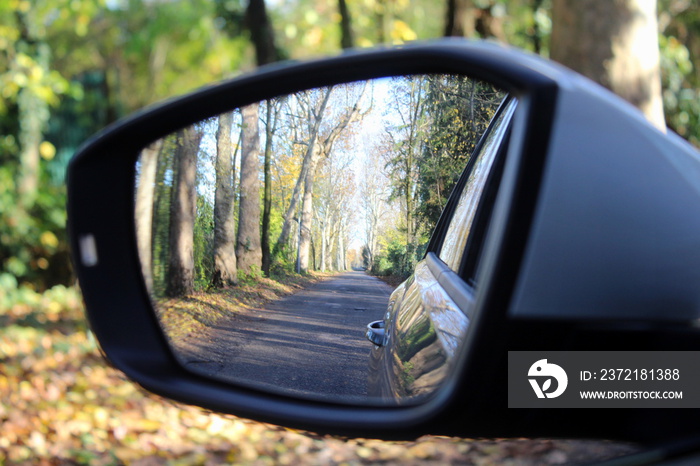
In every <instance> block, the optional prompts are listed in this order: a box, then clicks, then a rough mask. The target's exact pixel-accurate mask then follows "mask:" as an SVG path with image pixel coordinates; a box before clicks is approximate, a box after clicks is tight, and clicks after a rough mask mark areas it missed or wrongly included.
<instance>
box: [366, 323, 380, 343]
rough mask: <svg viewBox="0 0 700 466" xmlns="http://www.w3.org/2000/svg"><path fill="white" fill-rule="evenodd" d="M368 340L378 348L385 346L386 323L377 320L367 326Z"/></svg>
mask: <svg viewBox="0 0 700 466" xmlns="http://www.w3.org/2000/svg"><path fill="white" fill-rule="evenodd" d="M365 335H366V336H367V339H368V340H369V341H371V342H372V343H374V344H375V345H377V346H384V321H383V320H375V321H374V322H370V323H369V324H367V333H366V334H365Z"/></svg>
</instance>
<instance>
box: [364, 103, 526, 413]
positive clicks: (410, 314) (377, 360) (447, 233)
mask: <svg viewBox="0 0 700 466" xmlns="http://www.w3.org/2000/svg"><path fill="white" fill-rule="evenodd" d="M515 105H516V101H515V100H509V101H506V103H505V104H504V105H502V106H501V108H500V110H499V112H498V113H497V114H496V116H495V117H494V119H493V121H492V123H491V125H490V127H489V129H488V130H487V132H486V133H485V135H484V137H483V138H482V141H481V142H480V144H479V146H478V147H477V150H476V151H475V153H474V154H473V156H472V157H471V159H470V161H469V163H468V165H467V167H466V169H465V170H464V173H463V174H462V177H461V178H460V180H459V182H458V183H457V186H456V188H455V190H454V192H453V193H452V195H451V197H450V199H449V201H448V203H447V206H446V207H445V210H444V212H443V214H442V217H441V218H440V221H439V222H438V225H437V227H436V229H435V231H434V232H433V237H432V238H431V240H430V243H429V245H428V251H427V253H426V256H425V259H424V260H422V261H421V262H419V263H418V264H417V266H416V269H415V271H414V273H413V274H412V275H411V276H410V277H409V278H408V279H407V280H406V281H405V282H404V283H402V284H401V285H400V286H399V287H398V288H397V289H396V290H395V291H394V293H393V294H392V295H391V298H390V300H389V306H388V310H387V313H386V315H385V319H384V332H383V334H384V335H383V339H381V341H380V343H382V344H380V345H377V344H375V346H374V347H373V350H372V353H371V357H370V374H369V387H368V392H369V394H370V395H371V396H379V397H382V398H385V399H394V400H397V401H400V400H402V399H406V398H412V397H419V396H426V395H429V394H431V393H432V392H433V391H434V390H435V389H436V388H438V387H439V386H440V384H441V383H442V382H443V381H444V380H445V378H446V377H447V375H448V374H449V371H450V370H451V368H452V364H451V362H452V360H453V358H454V356H455V355H456V352H457V349H458V348H459V345H460V343H461V342H462V341H463V339H464V336H465V335H466V331H467V329H468V326H469V319H470V313H471V310H472V307H473V302H474V292H475V289H476V287H477V283H476V281H475V276H476V270H477V266H478V258H479V254H480V252H481V249H482V244H483V239H484V237H485V233H486V228H487V226H488V220H489V217H490V213H491V207H492V204H493V201H494V198H495V195H496V191H497V185H498V180H499V179H500V174H501V171H502V170H501V169H502V166H503V160H504V156H505V152H506V151H505V149H506V144H505V143H504V142H505V141H506V140H507V134H508V128H509V126H510V121H511V118H512V115H513V112H514V110H515ZM373 341H374V342H375V343H376V342H377V339H375V340H373Z"/></svg>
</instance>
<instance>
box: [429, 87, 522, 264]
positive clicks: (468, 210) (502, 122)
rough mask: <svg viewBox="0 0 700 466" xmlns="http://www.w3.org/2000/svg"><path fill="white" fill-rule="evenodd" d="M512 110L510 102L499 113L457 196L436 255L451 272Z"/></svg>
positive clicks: (459, 256)
mask: <svg viewBox="0 0 700 466" xmlns="http://www.w3.org/2000/svg"><path fill="white" fill-rule="evenodd" d="M514 110H515V101H511V102H510V103H509V104H508V107H507V108H505V109H504V111H503V112H501V113H500V114H499V116H498V120H496V121H495V122H494V123H493V125H492V127H491V131H490V132H489V134H488V135H487V136H486V140H485V141H484V143H483V144H482V145H481V147H480V150H479V152H478V153H476V154H474V155H475V156H476V159H475V161H474V164H473V166H472V168H471V171H470V172H469V178H468V179H467V182H466V183H465V185H464V188H463V190H462V193H461V194H460V197H459V201H458V202H457V206H456V208H455V210H454V215H453V216H452V219H451V220H450V225H449V227H448V229H447V233H446V234H445V239H444V242H443V244H442V248H441V250H440V254H439V255H438V257H440V259H442V260H443V261H444V262H445V264H447V266H448V267H450V268H451V269H452V270H454V271H459V266H460V263H461V261H462V255H463V254H464V251H465V247H466V245H467V239H468V238H469V233H470V231H471V229H472V223H473V222H474V217H475V215H476V211H477V208H478V206H479V201H480V200H481V197H482V194H483V192H484V188H485V186H486V181H487V179H488V177H489V173H490V172H491V169H492V167H493V165H494V160H495V159H496V154H497V153H498V149H499V146H500V145H501V142H502V141H503V138H504V136H505V133H506V130H507V128H508V124H507V122H508V121H510V118H511V116H512V114H513V111H514Z"/></svg>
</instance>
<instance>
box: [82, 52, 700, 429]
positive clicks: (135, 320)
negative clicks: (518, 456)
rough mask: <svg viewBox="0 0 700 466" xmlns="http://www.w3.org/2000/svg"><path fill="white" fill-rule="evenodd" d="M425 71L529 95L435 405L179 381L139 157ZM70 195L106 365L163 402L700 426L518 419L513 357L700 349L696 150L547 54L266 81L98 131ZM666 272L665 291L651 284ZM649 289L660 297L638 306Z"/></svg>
mask: <svg viewBox="0 0 700 466" xmlns="http://www.w3.org/2000/svg"><path fill="white" fill-rule="evenodd" d="M416 73H428V74H429V73H449V74H464V75H469V76H471V77H474V78H478V79H483V80H486V81H489V82H492V83H494V84H496V85H498V86H499V87H501V88H503V89H505V90H506V91H507V92H508V93H510V94H511V95H512V96H514V97H515V98H517V99H518V108H517V110H516V113H515V116H514V123H513V128H512V134H511V137H510V142H509V146H508V153H507V157H506V161H505V167H504V171H503V177H502V180H501V186H500V189H499V192H498V197H497V199H496V202H495V208H494V214H493V218H492V220H491V223H490V225H489V229H488V235H487V240H486V245H485V249H484V251H485V252H484V259H483V262H482V265H481V266H480V268H479V272H478V273H479V277H480V280H479V283H480V284H481V285H480V289H479V292H478V294H477V299H476V304H475V306H476V307H475V311H474V316H475V317H474V319H473V320H472V321H471V323H470V328H469V332H468V335H467V337H466V340H465V342H464V344H463V345H462V348H461V350H460V355H459V358H458V371H457V372H456V373H455V374H454V375H453V376H451V377H450V378H449V380H448V382H447V383H446V384H445V386H444V387H442V388H441V389H440V390H439V392H438V393H437V394H436V395H435V396H433V397H432V398H430V399H428V400H426V401H424V402H422V403H420V404H416V405H406V406H393V407H387V406H373V405H369V404H368V405H367V406H352V405H347V404H342V403H328V402H322V401H314V400H305V399H300V398H295V397H292V396H287V395H280V394H272V393H266V392H263V391H259V390H255V389H252V388H248V387H243V386H232V385H231V384H228V383H225V382H222V381H220V380H214V379H210V378H207V377H205V376H202V375H198V374H195V373H193V372H190V371H188V370H186V369H184V368H183V367H182V366H181V365H180V364H179V363H178V361H177V359H176V358H175V357H174V356H173V354H172V351H171V349H170V347H169V346H168V342H167V341H166V338H165V336H164V335H163V332H162V330H161V328H160V326H159V324H158V322H157V320H156V317H155V315H154V312H153V310H152V307H151V302H150V299H149V295H148V292H147V289H146V285H145V283H144V281H143V278H142V274H141V269H140V264H139V258H138V253H137V244H136V234H135V225H134V217H133V207H134V175H135V170H136V168H135V161H136V158H137V157H138V154H139V151H140V150H141V149H142V148H143V147H145V146H146V145H148V144H149V143H151V142H152V141H154V140H155V139H158V138H160V137H162V136H164V135H166V134H169V133H172V132H173V131H175V130H178V129H179V128H182V127H184V126H186V125H189V124H191V123H193V122H195V121H199V120H202V119H204V118H208V117H211V116H213V115H217V114H219V113H222V112H225V111H227V110H229V109H231V108H234V107H241V106H244V105H247V104H250V103H253V102H257V101H260V100H264V99H267V98H270V97H274V96H278V95H282V94H286V93H291V92H295V91H299V90H303V89H307V88H310V87H319V86H328V85H333V84H339V83H344V82H350V81H357V80H364V79H370V78H376V77H385V76H397V75H406V74H416ZM631 143H633V144H632V145H631V146H630V144H631ZM669 154H670V155H669ZM650 185H651V186H650ZM652 193H658V195H654V194H652ZM68 196H69V204H68V214H69V230H70V237H71V246H72V249H73V260H74V264H75V269H76V271H77V273H78V277H79V280H80V284H81V287H82V290H83V294H84V298H85V302H86V306H87V310H88V318H89V321H90V324H91V327H92V329H93V331H94V333H95V335H96V337H97V339H98V340H99V342H100V345H101V347H102V349H103V351H104V353H105V355H106V357H107V358H108V359H109V360H110V362H111V363H112V364H113V365H114V366H115V367H117V368H119V369H120V370H122V371H124V372H125V373H126V375H127V376H128V377H130V378H131V379H133V380H134V381H136V382H137V383H139V384H140V385H142V386H143V387H144V388H146V389H148V390H150V391H153V392H155V393H157V394H159V395H162V396H166V397H169V398H172V399H175V400H178V401H182V402H185V403H190V404H195V405H199V406H202V407H204V408H206V409H210V410H214V411H220V412H225V413H232V414H235V415H238V416H242V417H248V418H252V419H256V420H260V421H263V422H270V423H274V424H280V425H285V426H290V427H294V428H300V429H306V430H312V431H317V432H326V433H333V434H340V435H347V436H363V437H378V438H412V437H417V436H420V435H424V434H439V435H457V436H474V437H515V436H555V437H567V436H576V437H597V438H600V437H604V438H616V439H623V440H635V441H651V440H661V439H663V438H664V437H668V438H673V437H677V436H678V435H688V434H691V433H697V432H698V430H700V427H697V422H696V420H695V414H696V413H695V411H694V410H678V409H653V410H652V409H628V410H616V411H624V412H623V413H617V412H616V413H615V415H614V416H609V417H608V416H606V420H605V422H601V417H603V416H605V415H606V414H607V413H605V412H602V411H601V410H575V409H545V410H528V409H509V408H508V407H507V356H508V351H525V350H564V351H583V350H605V351H613V350H622V349H625V350H665V351H672V350H698V349H700V334H698V331H697V329H696V328H695V326H694V325H693V324H692V322H693V321H694V320H695V319H697V317H698V315H697V313H698V309H700V291H699V290H700V287H696V286H694V285H693V284H696V283H698V282H699V281H698V278H700V277H698V276H697V275H698V274H700V248H698V247H694V249H693V246H694V245H695V246H697V245H696V244H695V243H696V241H695V239H694V238H696V237H697V236H698V235H697V232H698V231H700V224H698V222H700V212H698V210H700V202H699V201H700V161H699V159H698V155H697V153H696V152H694V151H693V150H692V149H691V148H689V147H688V146H687V145H686V144H684V143H683V142H680V141H678V140H677V139H675V138H673V137H670V136H665V135H663V134H661V133H660V132H658V131H657V130H656V129H654V128H653V127H651V126H650V125H649V124H648V123H646V122H645V121H644V120H643V119H642V118H641V117H640V116H638V115H637V114H636V113H635V111H634V110H631V109H630V107H629V106H628V105H627V104H626V103H624V102H622V101H621V100H619V99H618V98H616V97H614V96H612V95H611V94H610V93H608V92H607V91H604V90H602V89H601V88H599V87H598V86H596V85H594V84H592V83H590V82H588V81H586V80H584V79H583V78H580V77H579V76H577V75H575V74H574V73H572V72H570V71H568V70H565V69H563V68H561V67H559V66H557V65H554V64H552V63H549V62H546V61H544V60H541V59H539V58H537V57H534V56H531V55H528V54H524V53H521V52H518V51H515V50H512V49H509V48H505V47H502V46H499V45H495V44H489V43H479V42H476V43H474V42H464V41H452V40H445V41H439V42H435V43H427V44H416V45H407V46H402V47H397V48H387V49H378V50H374V51H367V52H352V53H348V54H346V55H343V56H339V57H336V58H330V59H325V60H319V61H314V62H308V63H298V64H286V65H281V66H280V65H275V66H272V67H269V68H264V69H260V70H259V71H257V72H256V73H254V74H252V75H248V76H244V77H241V78H237V79H234V80H231V81H227V82H224V83H221V84H217V85H214V86H211V87H208V88H205V89H202V90H200V91H198V92H196V93H194V94H191V95H188V96H185V97H183V98H180V99H176V100H173V101H170V102H166V103H164V104H162V105H160V106H157V107H154V108H152V109H149V110H146V111H144V112H141V113H138V114H136V115H134V116H132V117H130V118H128V119H126V120H124V121H122V122H119V123H117V124H116V125H114V126H112V127H110V128H108V129H107V130H105V131H104V132H102V133H100V134H98V135H97V136H95V137H94V138H93V139H91V140H90V141H88V143H86V145H85V146H83V148H82V149H81V150H80V151H79V153H78V154H77V155H76V156H75V158H74V159H73V160H72V162H71V164H70V167H69V184H68ZM591 209H594V210H591ZM596 219H598V221H597V222H596ZM630 235H634V240H633V241H632V242H629V241H628V238H629V236H630ZM601 242H603V243H604V244H602V246H601ZM674 244H675V245H679V244H680V245H681V247H682V249H683V251H686V252H687V253H684V254H682V259H683V260H682V262H678V261H677V260H676V259H677V257H678V255H673V254H672V253H673V248H674V246H673V245H674ZM643 251H647V252H648V254H647V255H643V254H642V252H643ZM596 254H597V255H596ZM625 261H627V262H625ZM655 267H656V268H658V270H659V275H660V276H662V279H661V280H652V278H656V276H652V272H653V271H654V270H655V269H654V268H655ZM625 272H629V275H627V276H625V277H624V278H621V277H620V274H621V273H625ZM640 287H647V288H645V292H644V293H642V294H633V292H634V291H638V290H639V289H640ZM654 288H655V289H654ZM648 424H652V425H654V426H655V428H654V430H653V431H651V430H650V429H649V428H648Z"/></svg>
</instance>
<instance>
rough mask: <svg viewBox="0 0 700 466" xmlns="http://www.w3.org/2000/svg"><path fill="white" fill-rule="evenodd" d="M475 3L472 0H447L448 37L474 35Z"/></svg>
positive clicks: (446, 32)
mask: <svg viewBox="0 0 700 466" xmlns="http://www.w3.org/2000/svg"><path fill="white" fill-rule="evenodd" d="M474 12H475V10H474V5H473V2H472V0H447V13H446V18H445V33H444V35H445V36H447V37H450V36H454V37H474V32H475V29H474V22H475V20H476V16H475V14H474Z"/></svg>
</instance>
